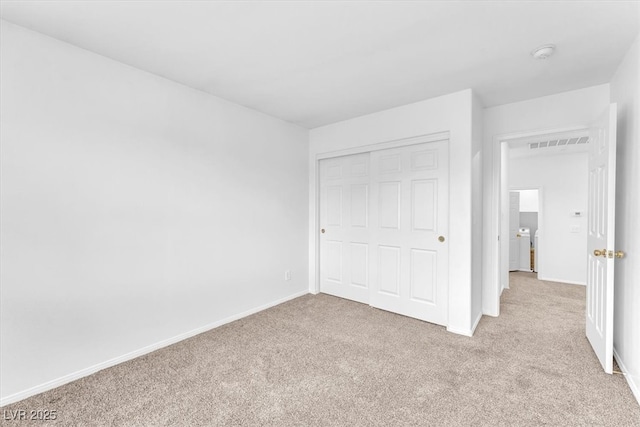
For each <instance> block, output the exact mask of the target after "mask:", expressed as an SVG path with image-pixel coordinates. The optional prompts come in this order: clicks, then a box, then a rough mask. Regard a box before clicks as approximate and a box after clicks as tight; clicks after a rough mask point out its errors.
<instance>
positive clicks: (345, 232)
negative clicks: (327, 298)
mask: <svg viewBox="0 0 640 427" xmlns="http://www.w3.org/2000/svg"><path fill="white" fill-rule="evenodd" d="M369 190H370V176H369V153H365V154H356V155H352V156H344V157H336V158H332V159H327V160H322V161H320V227H321V230H320V290H321V291H322V292H324V293H327V294H331V295H335V296H338V297H342V298H347V299H350V300H354V301H358V302H363V303H367V304H368V303H369V271H370V259H369V241H370V238H371V236H370V227H369V206H370V199H369Z"/></svg>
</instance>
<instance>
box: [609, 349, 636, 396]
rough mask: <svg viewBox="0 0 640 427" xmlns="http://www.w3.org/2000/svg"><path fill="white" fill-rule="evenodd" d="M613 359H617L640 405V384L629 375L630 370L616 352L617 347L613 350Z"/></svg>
mask: <svg viewBox="0 0 640 427" xmlns="http://www.w3.org/2000/svg"><path fill="white" fill-rule="evenodd" d="M613 357H614V358H615V359H616V362H618V366H619V367H620V370H621V371H622V373H623V374H624V377H625V378H626V379H627V384H629V388H630V389H631V392H632V393H633V396H634V397H635V398H636V400H637V401H638V404H640V384H639V383H637V382H636V380H635V379H634V377H633V376H631V375H629V370H628V369H627V367H626V366H625V364H624V362H623V361H622V359H621V358H620V355H619V354H618V352H617V351H616V348H615V347H614V348H613Z"/></svg>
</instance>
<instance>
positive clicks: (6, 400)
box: [0, 290, 309, 407]
mask: <svg viewBox="0 0 640 427" xmlns="http://www.w3.org/2000/svg"><path fill="white" fill-rule="evenodd" d="M308 293H309V292H307V291H306V290H305V291H302V292H297V293H295V294H292V295H289V296H286V297H284V298H281V299H279V300H276V301H272V302H270V303H267V304H264V305H261V306H259V307H255V308H252V309H249V310H247V311H243V312H242V313H238V314H235V315H233V316H229V317H226V318H224V319H222V320H218V321H216V322H213V323H209V324H208V325H205V326H201V327H199V328H196V329H193V330H191V331H189V332H185V333H183V334H180V335H176V336H175V337H172V338H168V339H166V340H162V341H159V342H157V343H154V344H151V345H148V346H146V347H143V348H141V349H138V350H134V351H132V352H129V353H127V354H123V355H122V356H118V357H115V358H113V359H109V360H106V361H104V362H101V363H98V364H96V365H93V366H90V367H88V368H85V369H81V370H79V371H76V372H73V373H71V374H68V375H65V376H63V377H60V378H56V379H55V380H51V381H47V382H46V383H43V384H40V385H37V386H35V387H31V388H28V389H26V390H23V391H20V392H18V393H14V394H11V395H9V396H6V397H3V398H2V399H0V407H2V406H5V405H9V404H10V403H15V402H18V401H20V400H23V399H26V398H28V397H31V396H34V395H36V394H39V393H43V392H45V391H48V390H51V389H54V388H56V387H60V386H62V385H64V384H67V383H70V382H72V381H75V380H77V379H80V378H83V377H86V376H89V375H91V374H94V373H96V372H98V371H101V370H103V369H106V368H110V367H112V366H115V365H118V364H120V363H122V362H126V361H128V360H131V359H135V358H136V357H140V356H143V355H145V354H147V353H151V352H152V351H156V350H158V349H161V348H163V347H167V346H170V345H172V344H175V343H177V342H180V341H182V340H185V339H187V338H191V337H193V336H195V335H198V334H201V333H203V332H207V331H209V330H211V329H215V328H217V327H219V326H222V325H225V324H227V323H231V322H233V321H235V320H238V319H242V318H243V317H247V316H250V315H252V314H255V313H258V312H260V311H263V310H266V309H268V308H271V307H274V306H276V305H279V304H282V303H284V302H287V301H289V300H292V299H295V298H298V297H301V296H303V295H306V294H308Z"/></svg>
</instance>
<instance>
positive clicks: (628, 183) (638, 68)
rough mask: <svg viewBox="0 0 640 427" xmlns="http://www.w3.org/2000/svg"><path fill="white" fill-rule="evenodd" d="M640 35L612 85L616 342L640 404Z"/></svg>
mask: <svg viewBox="0 0 640 427" xmlns="http://www.w3.org/2000/svg"><path fill="white" fill-rule="evenodd" d="M639 76H640V36H639V37H638V38H636V40H635V42H634V44H633V45H632V46H631V49H630V50H629V52H628V53H627V55H626V57H625V59H624V61H623V62H622V64H621V65H620V67H619V68H618V70H617V72H616V74H615V76H614V78H613V80H612V81H611V101H612V102H616V103H617V104H618V129H617V136H618V152H617V156H616V160H617V176H616V185H617V188H616V248H615V249H616V250H623V251H625V252H626V254H627V256H626V258H624V259H621V260H619V261H618V260H616V263H615V266H616V267H615V290H614V324H613V331H614V340H613V346H614V351H615V354H616V359H617V360H618V363H619V364H620V366H621V367H622V369H623V371H625V373H626V379H627V381H628V382H629V385H630V386H631V389H632V390H633V392H634V394H635V396H636V399H638V402H640V309H639V307H640V221H639V220H638V218H640V200H639V199H640V196H639V194H640V173H639V172H638V169H639V168H640V84H639V82H638V80H639V79H640V77H639Z"/></svg>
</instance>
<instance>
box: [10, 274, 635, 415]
mask: <svg viewBox="0 0 640 427" xmlns="http://www.w3.org/2000/svg"><path fill="white" fill-rule="evenodd" d="M584 301H585V288H584V287H581V286H573V285H563V284H557V283H550V282H539V281H537V280H535V279H534V278H533V275H531V274H526V273H515V274H512V285H511V289H510V290H507V291H505V292H504V294H503V296H502V315H501V316H500V317H499V318H489V317H485V318H483V319H482V321H481V322H480V324H479V326H478V329H477V331H476V334H475V336H474V337H473V338H467V337H462V336H458V335H454V334H451V333H448V332H446V331H445V329H444V328H442V327H439V326H435V325H431V324H429V323H424V322H421V321H418V320H414V319H410V318H406V317H403V316H399V315H395V314H392V313H388V312H384V311H380V310H376V309H373V308H370V307H368V306H366V305H362V304H358V303H354V302H350V301H346V300H342V299H339V298H334V297H331V296H327V295H318V296H312V295H307V296H304V297H301V298H297V299H295V300H293V301H290V302H287V303H285V304H282V305H280V306H277V307H274V308H272V309H269V310H266V311H263V312H261V313H258V314H255V315H253V316H250V317H247V318H245V319H242V320H239V321H236V322H233V323H231V324H228V325H226V326H223V327H220V328H218V329H215V330H213V331H210V332H207V333H204V334H201V335H198V336H196V337H194V338H191V339H188V340H186V341H183V342H180V343H178V344H175V345H172V346H170V347H167V348H164V349H161V350H158V351H156V352H154V353H151V354H149V355H146V356H143V357H140V358H138V359H135V360H132V361H129V362H126V363H123V364H121V365H118V366H116V367H113V368H110V369H106V370H104V371H101V372H98V373H96V374H94V375H91V376H89V377H86V378H84V379H81V380H78V381H75V382H73V383H70V384H68V385H65V386H63V387H60V388H57V389H55V390H51V391H49V392H46V393H43V394H40V395H38V396H34V397H32V398H30V399H27V400H24V401H22V402H18V403H15V404H13V405H9V406H7V407H4V408H2V409H3V410H5V411H8V410H16V409H27V410H31V409H38V408H47V409H55V410H57V412H58V419H57V421H56V422H55V423H51V424H58V425H65V426H74V425H78V426H87V425H92V426H120V425H123V426H164V425H171V426H197V425H199V426H203V425H208V426H209V425H211V426H218V425H234V426H235V425H254V426H258V425H260V426H265V425H273V426H294V425H297V426H315V425H326V426H330V425H331V426H333V425H336V426H368V425H380V426H405V425H406V426H427V425H430V426H436V425H437V426H440V425H443V426H455V425H474V426H477V425H491V426H495V425H503V426H514V425H518V426H527V425H554V426H573V425H610V426H632V425H636V426H640V406H639V405H638V404H637V402H636V401H635V400H634V398H633V396H632V394H631V391H630V390H629V388H628V386H627V384H626V382H625V380H624V378H623V377H622V376H620V375H613V376H610V375H606V374H604V373H603V372H602V369H601V368H600V364H599V363H598V361H597V360H596V358H595V356H594V355H593V353H592V351H591V349H590V347H589V344H588V342H587V340H586V338H585V337H584V306H585V303H584ZM5 423H6V424H7V425H13V424H14V423H10V422H6V421H5ZM15 425H21V426H26V425H29V423H28V422H24V421H22V422H16V423H15ZM33 425H38V426H42V425H47V423H43V422H33Z"/></svg>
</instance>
